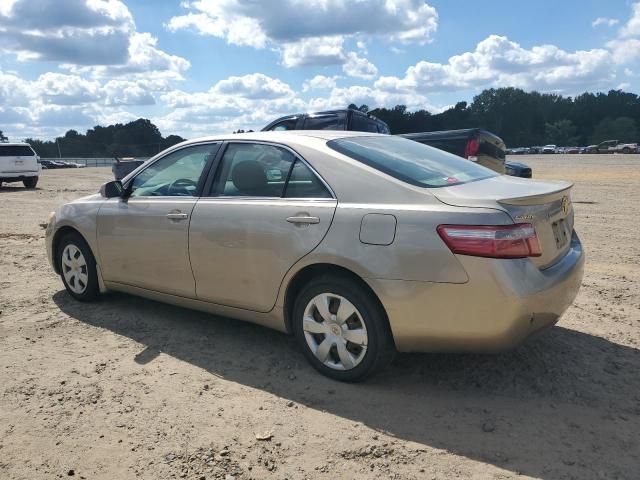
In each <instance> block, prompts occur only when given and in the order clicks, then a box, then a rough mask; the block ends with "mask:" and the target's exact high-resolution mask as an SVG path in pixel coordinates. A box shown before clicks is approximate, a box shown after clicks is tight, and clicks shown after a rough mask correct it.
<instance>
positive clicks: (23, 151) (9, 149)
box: [0, 145, 35, 157]
mask: <svg viewBox="0 0 640 480" xmlns="http://www.w3.org/2000/svg"><path fill="white" fill-rule="evenodd" d="M34 156H35V153H34V151H33V150H31V147H28V146H27V145H0V157H34Z"/></svg>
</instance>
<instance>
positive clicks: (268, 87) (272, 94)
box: [212, 73, 293, 100]
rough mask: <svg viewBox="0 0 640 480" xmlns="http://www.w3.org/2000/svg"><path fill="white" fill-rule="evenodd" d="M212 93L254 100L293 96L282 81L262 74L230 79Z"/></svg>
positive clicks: (288, 87)
mask: <svg viewBox="0 0 640 480" xmlns="http://www.w3.org/2000/svg"><path fill="white" fill-rule="evenodd" d="M212 92H215V93H221V94H224V95H238V96H240V97H244V98H249V99H253V100H260V99H274V98H284V97H291V96H293V90H291V87H290V86H289V85H287V84H286V83H284V82H282V81H281V80H278V79H275V78H271V77H269V76H267V75H264V74H262V73H253V74H250V75H245V76H243V77H229V78H227V79H226V80H221V81H219V82H218V83H217V84H216V85H214V87H213V89H212Z"/></svg>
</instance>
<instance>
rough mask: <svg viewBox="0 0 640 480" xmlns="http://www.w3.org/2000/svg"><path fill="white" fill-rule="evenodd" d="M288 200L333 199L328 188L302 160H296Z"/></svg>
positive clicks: (288, 188) (286, 194) (290, 180)
mask: <svg viewBox="0 0 640 480" xmlns="http://www.w3.org/2000/svg"><path fill="white" fill-rule="evenodd" d="M284 196H285V197H286V198H331V194H330V193H329V190H327V187H325V186H324V184H323V183H322V182H321V181H320V179H319V178H318V177H317V176H316V175H315V173H313V172H312V171H311V169H310V168H309V167H307V166H306V165H305V164H304V163H303V162H301V161H300V160H296V163H294V164H293V169H292V170H291V175H290V176H289V181H288V182H287V189H286V190H285V193H284Z"/></svg>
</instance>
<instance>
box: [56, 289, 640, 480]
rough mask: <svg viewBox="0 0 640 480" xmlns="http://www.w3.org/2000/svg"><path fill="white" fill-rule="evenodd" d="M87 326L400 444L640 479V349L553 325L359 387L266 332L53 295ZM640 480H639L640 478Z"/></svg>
mask: <svg viewBox="0 0 640 480" xmlns="http://www.w3.org/2000/svg"><path fill="white" fill-rule="evenodd" d="M53 300H54V301H55V303H56V304H57V305H58V306H59V308H60V309H61V310H62V311H63V312H65V313H66V314H67V315H69V316H70V317H73V318H75V319H77V320H79V321H81V322H84V323H86V324H88V325H92V326H95V327H99V328H104V329H107V330H109V331H111V332H114V333H116V334H118V335H124V336H126V337H129V338H131V339H132V340H134V341H136V342H139V343H140V344H142V345H143V346H144V348H143V349H142V351H141V352H140V353H138V354H137V355H136V357H135V361H136V362H137V363H139V364H141V365H143V364H147V363H149V362H153V360H154V359H155V358H156V357H157V356H158V355H159V354H160V353H164V354H166V355H171V356H173V357H175V358H177V359H180V360H182V361H186V362H189V363H191V364H193V365H195V366H197V367H200V368H202V369H205V370H206V371H208V372H210V373H211V374H213V375H215V376H218V377H221V378H224V379H227V380H230V381H233V382H238V383H240V384H243V385H246V386H250V387H253V388H257V389H261V390H264V391H267V392H270V393H272V394H275V395H278V396H279V397H282V398H284V399H287V400H292V401H294V402H297V403H299V404H302V405H305V406H307V407H309V408H314V409H318V410H322V411H326V412H329V413H331V414H333V415H337V416H339V417H342V418H345V419H349V420H352V421H355V422H361V423H363V424H365V425H367V426H368V427H371V428H373V429H376V430H379V431H382V432H385V433H387V434H390V435H392V436H394V437H397V438H398V439H402V440H409V441H412V442H416V443H418V444H421V445H424V446H428V447H433V448H436V449H441V450H445V451H448V452H451V453H453V454H456V455H461V456H464V457H467V458H471V459H474V460H478V461H482V462H486V463H490V464H493V465H495V466H497V467H500V468H502V469H506V470H509V471H511V472H514V473H515V474H525V475H529V476H532V477H538V478H547V479H555V478H634V476H636V475H637V474H638V465H640V461H639V460H640V455H639V450H640V447H639V438H640V437H639V436H638V432H640V421H639V419H640V375H639V374H638V372H640V354H639V352H640V351H639V350H637V349H634V348H630V347H625V346H622V345H619V344H616V343H612V342H610V341H608V340H605V339H603V338H599V337H596V336H593V335H589V334H585V333H581V332H578V331H574V330H570V329H567V328H562V327H555V328H552V329H550V330H548V331H546V332H545V333H544V334H541V335H540V336H538V337H536V338H533V339H530V341H528V342H526V343H525V344H524V345H522V346H520V347H519V348H517V349H515V350H513V351H511V352H508V353H504V354H500V355H452V354H447V355H444V354H399V355H398V356H397V357H396V360H395V361H394V363H393V365H392V366H391V367H390V368H389V369H387V370H386V371H385V372H383V373H381V374H380V375H378V376H376V377H374V378H373V379H371V380H369V381H367V382H365V383H361V384H344V383H339V382H335V381H332V380H329V379H327V378H325V377H323V376H321V375H320V374H318V373H317V372H316V371H315V370H313V369H312V368H311V367H310V366H308V365H307V363H306V361H305V359H304V357H303V355H302V353H301V352H300V350H299V349H298V346H297V345H296V343H295V340H294V339H293V338H292V337H290V336H287V335H284V334H281V333H279V332H275V331H272V330H268V329H266V328H263V327H260V326H256V325H252V324H249V323H245V322H240V321H235V320H231V319H228V318H222V317H216V316H212V315H207V314H204V313H200V312H195V311H191V310H187V309H182V308H178V307H173V306H167V305H165V304H161V303H157V302H153V301H150V300H145V299H141V298H137V297H133V296H129V295H125V294H110V295H108V297H107V298H106V299H105V300H103V301H101V302H97V303H93V304H83V303H79V302H76V301H74V300H73V299H72V298H71V297H70V296H69V295H68V294H67V293H66V292H65V291H59V292H57V293H56V294H55V295H54V296H53ZM636 478H637V477H636Z"/></svg>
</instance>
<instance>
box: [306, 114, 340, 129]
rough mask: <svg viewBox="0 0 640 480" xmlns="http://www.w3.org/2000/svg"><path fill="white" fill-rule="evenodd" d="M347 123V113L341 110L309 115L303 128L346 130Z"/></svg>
mask: <svg viewBox="0 0 640 480" xmlns="http://www.w3.org/2000/svg"><path fill="white" fill-rule="evenodd" d="M345 123H346V113H344V112H339V113H331V114H327V115H318V116H317V117H307V118H305V120H304V126H303V127H302V128H303V130H344V127H345Z"/></svg>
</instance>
